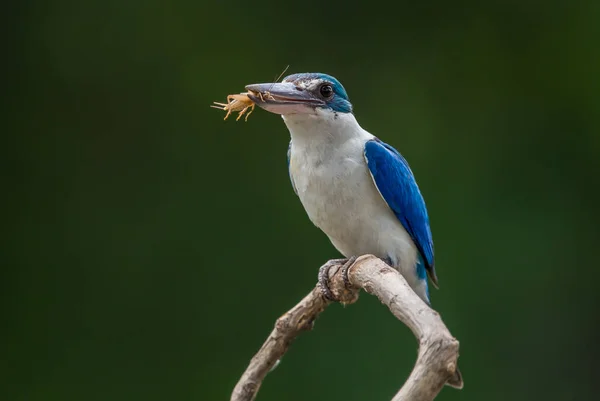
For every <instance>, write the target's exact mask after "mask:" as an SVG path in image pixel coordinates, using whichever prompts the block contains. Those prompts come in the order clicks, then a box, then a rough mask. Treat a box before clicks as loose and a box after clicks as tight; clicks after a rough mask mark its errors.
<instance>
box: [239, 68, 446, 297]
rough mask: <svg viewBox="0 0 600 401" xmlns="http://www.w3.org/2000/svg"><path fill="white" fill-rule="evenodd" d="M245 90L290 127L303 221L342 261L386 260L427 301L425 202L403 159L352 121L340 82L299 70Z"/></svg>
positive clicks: (429, 245)
mask: <svg viewBox="0 0 600 401" xmlns="http://www.w3.org/2000/svg"><path fill="white" fill-rule="evenodd" d="M246 89H247V90H248V91H250V94H249V97H250V98H251V100H252V101H254V102H255V103H256V104H257V105H258V106H260V107H261V108H263V109H265V110H267V111H270V112H272V113H276V114H280V115H281V116H282V118H283V121H284V123H285V125H286V126H287V128H288V130H289V132H290V136H291V141H290V144H289V147H288V170H289V176H290V179H291V182H292V187H293V189H294V191H295V192H296V195H297V196H298V197H299V198H300V202H301V203H302V205H303V207H304V209H305V210H306V213H307V214H308V217H309V218H310V220H311V221H312V222H313V223H314V224H315V225H316V226H317V227H319V228H320V229H321V230H322V231H323V232H324V233H325V234H326V235H327V236H328V237H329V239H330V240H331V242H332V244H333V245H334V246H335V247H336V248H337V250H338V251H339V252H341V253H342V254H343V255H344V256H345V257H346V258H352V257H354V256H358V255H363V254H373V255H375V256H377V257H379V258H381V259H383V260H384V261H386V263H388V264H389V265H390V266H392V267H394V268H395V269H397V270H398V271H399V272H400V273H401V274H402V275H403V276H404V278H405V279H406V281H407V282H408V284H409V285H410V286H411V288H412V289H413V290H414V291H415V293H416V294H417V295H418V296H419V297H420V298H421V299H422V300H424V301H425V302H426V303H428V304H429V303H430V300H429V291H428V285H427V276H429V279H430V280H431V282H432V283H433V284H434V285H435V286H436V287H437V276H436V273H435V266H434V255H433V240H432V237H431V230H430V227H429V217H428V215H427V208H426V207H425V201H424V200H423V196H422V195H421V192H420V190H419V187H418V186H417V183H416V181H415V177H414V175H413V173H412V171H411V169H410V167H409V166H408V163H407V162H406V160H405V159H404V157H402V155H401V154H400V153H399V152H398V151H397V150H396V149H394V148H393V147H392V146H390V145H388V144H386V143H384V142H383V141H381V140H380V139H378V138H377V137H375V136H374V135H372V134H370V133H369V132H367V131H365V130H364V129H363V128H361V126H360V125H359V124H358V122H357V121H356V118H355V117H354V114H353V110H352V104H351V103H350V100H349V98H348V95H347V93H346V90H345V89H344V87H343V86H342V84H341V83H340V82H339V81H338V80H337V79H335V78H334V77H332V76H330V75H327V74H321V73H304V74H293V75H290V76H287V77H286V78H284V79H283V81H282V82H281V83H264V84H253V85H248V86H246ZM258 94H260V95H258Z"/></svg>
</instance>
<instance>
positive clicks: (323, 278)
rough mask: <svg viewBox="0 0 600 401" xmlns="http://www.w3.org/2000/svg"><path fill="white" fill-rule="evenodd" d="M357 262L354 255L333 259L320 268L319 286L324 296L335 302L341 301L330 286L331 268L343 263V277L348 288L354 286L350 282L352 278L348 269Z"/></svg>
mask: <svg viewBox="0 0 600 401" xmlns="http://www.w3.org/2000/svg"><path fill="white" fill-rule="evenodd" d="M354 262H356V256H352V257H350V258H348V259H331V260H330V261H328V262H327V263H325V264H324V265H323V266H321V267H320V268H319V278H318V280H319V281H318V286H319V288H320V289H321V292H322V293H323V297H324V298H325V299H327V300H328V301H331V302H335V301H339V299H338V298H337V297H336V296H335V295H334V294H333V292H332V291H331V289H330V288H329V270H331V268H332V267H334V266H340V265H342V267H341V269H342V279H343V280H344V285H345V286H346V288H350V287H352V284H351V283H350V279H349V278H348V269H349V268H350V266H352V265H353V264H354Z"/></svg>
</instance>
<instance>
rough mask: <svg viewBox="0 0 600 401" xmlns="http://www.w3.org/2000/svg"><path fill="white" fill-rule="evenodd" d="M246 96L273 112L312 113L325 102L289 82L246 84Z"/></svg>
mask: <svg viewBox="0 0 600 401" xmlns="http://www.w3.org/2000/svg"><path fill="white" fill-rule="evenodd" d="M246 90H247V91H248V92H249V93H248V97H249V98H250V99H251V100H252V101H253V102H254V103H256V104H257V105H258V106H259V107H261V108H263V109H265V110H267V111H270V112H271V113H275V114H305V113H314V110H315V107H317V106H322V105H324V104H325V102H324V101H323V100H321V99H317V98H315V97H314V96H312V95H311V94H310V92H308V91H306V90H304V89H302V88H300V87H298V86H296V85H294V84H293V83H291V82H281V83H270V84H252V85H247V86H246Z"/></svg>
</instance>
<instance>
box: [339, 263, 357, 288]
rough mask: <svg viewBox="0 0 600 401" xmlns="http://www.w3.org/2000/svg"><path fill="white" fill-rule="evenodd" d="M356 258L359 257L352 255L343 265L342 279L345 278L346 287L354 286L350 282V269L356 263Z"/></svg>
mask: <svg viewBox="0 0 600 401" xmlns="http://www.w3.org/2000/svg"><path fill="white" fill-rule="evenodd" d="M356 259H357V257H356V256H351V257H349V258H348V260H346V263H344V265H343V266H342V279H343V280H344V286H345V287H346V288H351V287H352V283H351V282H350V279H349V278H348V270H349V269H350V266H352V265H353V264H354V262H356Z"/></svg>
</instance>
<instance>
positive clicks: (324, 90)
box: [319, 84, 333, 98]
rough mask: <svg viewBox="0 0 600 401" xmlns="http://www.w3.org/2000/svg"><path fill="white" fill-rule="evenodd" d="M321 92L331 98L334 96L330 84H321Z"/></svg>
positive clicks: (325, 96)
mask: <svg viewBox="0 0 600 401" xmlns="http://www.w3.org/2000/svg"><path fill="white" fill-rule="evenodd" d="M319 92H320V93H321V96H323V97H324V98H330V97H331V96H333V88H332V87H331V85H329V84H323V85H321V87H320V88H319Z"/></svg>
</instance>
